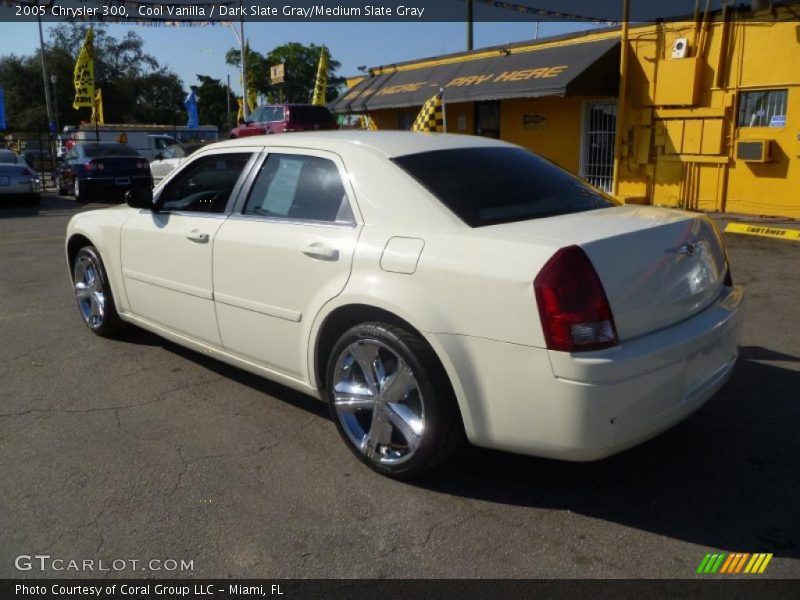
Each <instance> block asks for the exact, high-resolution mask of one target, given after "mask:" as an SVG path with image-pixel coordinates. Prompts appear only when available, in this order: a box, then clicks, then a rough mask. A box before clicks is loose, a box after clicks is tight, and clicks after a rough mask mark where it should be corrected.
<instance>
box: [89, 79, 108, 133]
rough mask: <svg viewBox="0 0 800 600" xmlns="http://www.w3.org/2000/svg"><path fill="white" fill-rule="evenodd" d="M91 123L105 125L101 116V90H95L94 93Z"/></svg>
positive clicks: (102, 115)
mask: <svg viewBox="0 0 800 600" xmlns="http://www.w3.org/2000/svg"><path fill="white" fill-rule="evenodd" d="M92 123H96V124H98V125H105V124H106V118H105V115H104V114H103V90H101V89H100V88H97V91H96V92H95V93H94V105H93V106H92Z"/></svg>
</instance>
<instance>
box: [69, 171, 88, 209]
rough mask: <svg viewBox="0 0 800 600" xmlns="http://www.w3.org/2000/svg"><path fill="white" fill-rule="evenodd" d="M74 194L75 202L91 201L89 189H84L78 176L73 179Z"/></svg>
mask: <svg viewBox="0 0 800 600" xmlns="http://www.w3.org/2000/svg"><path fill="white" fill-rule="evenodd" d="M72 195H73V196H75V202H78V203H79V204H87V203H88V202H89V190H84V189H83V186H81V184H80V182H79V181H78V178H77V177H76V178H75V179H73V180H72Z"/></svg>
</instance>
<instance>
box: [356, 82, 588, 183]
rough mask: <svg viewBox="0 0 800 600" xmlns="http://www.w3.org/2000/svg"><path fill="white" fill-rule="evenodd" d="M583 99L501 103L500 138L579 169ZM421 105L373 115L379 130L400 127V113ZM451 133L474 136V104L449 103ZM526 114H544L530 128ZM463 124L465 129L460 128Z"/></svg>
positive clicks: (448, 114)
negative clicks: (526, 121) (525, 118)
mask: <svg viewBox="0 0 800 600" xmlns="http://www.w3.org/2000/svg"><path fill="white" fill-rule="evenodd" d="M584 100H585V99H584V98H552V97H550V98H531V99H526V100H503V101H501V103H500V137H501V139H503V140H506V141H508V142H511V143H513V144H519V145H520V146H525V147H526V148H530V149H531V150H533V151H535V152H538V153H539V154H541V155H542V156H544V157H546V158H548V159H549V160H552V161H553V162H555V163H557V164H559V165H561V166H563V167H565V168H566V169H569V170H571V171H574V172H577V171H578V169H579V167H580V137H581V135H580V134H581V116H582V114H583V113H582V111H583V102H584ZM420 108H421V107H410V108H403V109H396V108H393V109H385V110H378V111H373V112H372V113H370V114H371V116H372V118H373V119H374V120H375V123H376V125H377V126H378V129H398V128H399V126H400V115H401V113H403V112H405V113H409V114H416V113H417V112H418V111H419V109H420ZM446 111H447V131H448V133H463V134H469V135H475V104H474V103H472V102H459V103H452V104H447V105H446ZM525 115H536V116H538V117H544V121H542V122H541V123H539V124H537V125H535V126H531V125H528V126H527V127H526V126H525V125H524V124H523V119H524V117H525ZM461 126H463V128H461Z"/></svg>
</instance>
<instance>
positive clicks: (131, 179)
mask: <svg viewBox="0 0 800 600" xmlns="http://www.w3.org/2000/svg"><path fill="white" fill-rule="evenodd" d="M80 184H81V187H83V188H84V189H85V190H91V191H108V192H110V191H113V190H119V191H124V190H129V189H131V188H134V187H152V186H153V178H152V177H151V176H150V175H116V176H113V177H85V178H81V179H80Z"/></svg>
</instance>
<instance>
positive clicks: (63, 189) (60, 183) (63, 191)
mask: <svg viewBox="0 0 800 600" xmlns="http://www.w3.org/2000/svg"><path fill="white" fill-rule="evenodd" d="M56 187H57V188H58V195H59V196H66V195H67V185H66V184H65V183H64V178H63V177H61V175H56Z"/></svg>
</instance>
